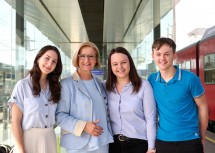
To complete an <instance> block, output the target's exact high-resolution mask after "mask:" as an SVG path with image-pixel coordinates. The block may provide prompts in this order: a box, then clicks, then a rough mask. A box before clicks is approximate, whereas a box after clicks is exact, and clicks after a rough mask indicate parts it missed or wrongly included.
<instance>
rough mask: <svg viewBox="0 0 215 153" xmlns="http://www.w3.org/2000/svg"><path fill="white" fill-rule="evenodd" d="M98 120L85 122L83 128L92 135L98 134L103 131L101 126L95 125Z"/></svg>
mask: <svg viewBox="0 0 215 153" xmlns="http://www.w3.org/2000/svg"><path fill="white" fill-rule="evenodd" d="M98 122H99V119H97V120H96V121H93V122H87V123H86V126H85V128H84V131H85V132H87V133H89V134H90V135H92V136H97V137H98V136H100V135H101V134H102V133H103V128H102V127H100V126H98V125H96V124H97V123H98Z"/></svg>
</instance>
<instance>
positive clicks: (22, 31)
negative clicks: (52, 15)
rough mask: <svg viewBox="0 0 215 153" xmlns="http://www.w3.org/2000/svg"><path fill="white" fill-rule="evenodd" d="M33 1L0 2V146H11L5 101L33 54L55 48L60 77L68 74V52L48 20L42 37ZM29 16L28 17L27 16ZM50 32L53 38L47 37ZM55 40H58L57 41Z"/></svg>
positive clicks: (40, 15)
mask: <svg viewBox="0 0 215 153" xmlns="http://www.w3.org/2000/svg"><path fill="white" fill-rule="evenodd" d="M32 2H33V1H31V0H29V1H27V0H26V1H24V0H2V1H0V35H1V37H0V143H3V144H10V145H12V139H11V138H12V137H11V129H10V111H9V110H8V107H7V100H8V98H9V96H10V94H11V92H12V90H13V87H14V85H15V84H16V82H17V81H18V80H20V79H22V78H24V77H25V76H26V75H27V74H28V72H29V70H30V69H31V68H32V64H33V60H34V57H35V55H36V53H37V52H38V51H39V50H40V48H42V47H43V46H45V45H54V46H56V47H58V49H59V50H60V53H61V58H62V62H63V73H62V77H65V76H66V75H68V74H70V73H71V70H72V68H71V60H70V59H71V58H70V54H68V52H70V49H69V47H68V46H66V45H60V44H59V42H60V41H59V40H61V41H62V40H63V39H65V38H63V35H62V34H60V32H59V33H58V31H59V30H58V29H57V28H56V25H55V24H53V23H52V22H51V21H49V22H48V19H47V18H46V19H44V20H45V21H44V22H43V24H45V25H46V26H48V27H49V31H48V30H47V31H46V33H45V32H43V31H44V30H41V29H40V28H39V26H41V25H39V24H38V23H40V22H41V20H40V19H41V18H42V17H44V15H43V14H42V12H41V11H40V10H39V9H38V8H37V7H36V6H35V5H33V4H32ZM29 13H30V14H29ZM52 32H53V34H54V35H51V34H52ZM58 39H59V40H58Z"/></svg>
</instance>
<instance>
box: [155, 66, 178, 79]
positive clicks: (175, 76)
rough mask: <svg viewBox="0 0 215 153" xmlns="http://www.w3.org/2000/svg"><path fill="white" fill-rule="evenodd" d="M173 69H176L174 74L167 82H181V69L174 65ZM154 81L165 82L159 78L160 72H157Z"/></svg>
mask: <svg viewBox="0 0 215 153" xmlns="http://www.w3.org/2000/svg"><path fill="white" fill-rule="evenodd" d="M174 67H175V68H176V73H175V75H174V77H173V78H172V79H171V80H170V81H169V82H176V81H180V80H181V69H180V68H179V67H178V66H176V65H174ZM155 81H159V82H165V81H164V79H163V78H162V77H161V74H160V71H159V72H157V77H156V79H155Z"/></svg>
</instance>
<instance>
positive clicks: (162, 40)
mask: <svg viewBox="0 0 215 153" xmlns="http://www.w3.org/2000/svg"><path fill="white" fill-rule="evenodd" d="M164 44H166V45H169V46H170V47H171V48H172V50H173V53H175V50H176V44H175V42H174V41H173V40H172V39H170V38H165V37H161V38H158V39H156V40H155V41H154V43H153V44H152V51H153V50H154V49H156V50H159V49H160V48H161V47H162V46H163V45H164Z"/></svg>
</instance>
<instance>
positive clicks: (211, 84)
mask: <svg viewBox="0 0 215 153" xmlns="http://www.w3.org/2000/svg"><path fill="white" fill-rule="evenodd" d="M176 55H177V56H176V60H175V62H176V65H179V67H180V68H182V69H186V70H188V71H191V72H193V73H195V74H196V75H198V76H199V78H200V79H201V82H202V85H203V86H204V89H205V96H206V100H207V103H208V107H209V125H208V130H209V131H212V132H215V26H214V27H212V28H210V29H208V30H206V32H205V34H204V36H203V37H202V40H200V41H198V42H197V43H195V44H192V45H190V46H188V47H186V48H184V49H182V50H180V51H178V52H176Z"/></svg>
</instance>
